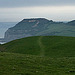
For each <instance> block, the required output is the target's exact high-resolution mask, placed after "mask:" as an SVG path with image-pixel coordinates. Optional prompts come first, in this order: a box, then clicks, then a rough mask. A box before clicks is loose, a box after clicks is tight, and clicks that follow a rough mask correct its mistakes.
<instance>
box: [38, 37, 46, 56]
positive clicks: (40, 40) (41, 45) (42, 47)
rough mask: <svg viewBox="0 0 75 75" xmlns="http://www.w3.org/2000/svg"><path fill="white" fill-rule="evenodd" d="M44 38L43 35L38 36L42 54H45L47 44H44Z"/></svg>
mask: <svg viewBox="0 0 75 75" xmlns="http://www.w3.org/2000/svg"><path fill="white" fill-rule="evenodd" d="M42 38H43V36H40V37H39V38H38V44H39V46H40V50H41V51H40V56H45V46H44V45H43V43H42Z"/></svg>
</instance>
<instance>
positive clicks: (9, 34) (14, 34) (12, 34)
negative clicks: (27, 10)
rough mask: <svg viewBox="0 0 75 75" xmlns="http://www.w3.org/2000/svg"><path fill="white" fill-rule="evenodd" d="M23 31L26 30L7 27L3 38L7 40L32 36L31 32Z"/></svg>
mask: <svg viewBox="0 0 75 75" xmlns="http://www.w3.org/2000/svg"><path fill="white" fill-rule="evenodd" d="M25 32H27V31H25V30H18V31H15V30H11V29H8V30H7V31H6V32H5V36H4V39H5V40H6V42H8V41H12V40H15V39H20V38H24V37H29V36H32V35H31V34H26V33H25Z"/></svg>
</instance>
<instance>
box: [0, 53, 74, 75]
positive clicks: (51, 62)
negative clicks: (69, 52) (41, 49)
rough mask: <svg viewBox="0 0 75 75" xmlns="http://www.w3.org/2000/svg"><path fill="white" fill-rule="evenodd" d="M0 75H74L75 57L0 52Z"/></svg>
mask: <svg viewBox="0 0 75 75" xmlns="http://www.w3.org/2000/svg"><path fill="white" fill-rule="evenodd" d="M0 75H75V57H69V58H68V57H67V58H65V57H64V58H60V57H59V58H50V57H40V56H35V55H24V54H17V53H4V52H0Z"/></svg>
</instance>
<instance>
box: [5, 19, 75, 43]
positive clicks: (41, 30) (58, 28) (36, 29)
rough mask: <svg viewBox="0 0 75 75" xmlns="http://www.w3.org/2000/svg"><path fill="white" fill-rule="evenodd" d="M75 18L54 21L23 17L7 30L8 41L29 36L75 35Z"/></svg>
mask: <svg viewBox="0 0 75 75" xmlns="http://www.w3.org/2000/svg"><path fill="white" fill-rule="evenodd" d="M74 24H75V20H73V21H70V22H68V23H63V22H54V21H52V20H47V19H45V18H32V19H23V20H22V21H21V22H19V23H18V24H16V25H15V26H14V27H11V28H9V29H8V30H7V31H6V32H5V36H4V39H5V40H6V42H9V41H12V40H15V39H20V38H24V37H29V36H40V35H43V36H49V35H53V36H54V35H56V36H73V37H75V25H74Z"/></svg>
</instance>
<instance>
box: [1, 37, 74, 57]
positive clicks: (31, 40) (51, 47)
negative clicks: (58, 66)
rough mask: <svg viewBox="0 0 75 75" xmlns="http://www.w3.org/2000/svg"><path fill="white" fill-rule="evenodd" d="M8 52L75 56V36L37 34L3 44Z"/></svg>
mask: <svg viewBox="0 0 75 75" xmlns="http://www.w3.org/2000/svg"><path fill="white" fill-rule="evenodd" d="M2 47H3V49H4V50H5V51H6V52H14V53H22V54H32V55H42V56H50V57H64V56H65V57H73V56H75V37H63V36H35V37H28V38H23V39H18V40H14V41H11V42H9V43H6V44H4V45H2Z"/></svg>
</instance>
